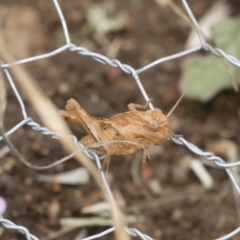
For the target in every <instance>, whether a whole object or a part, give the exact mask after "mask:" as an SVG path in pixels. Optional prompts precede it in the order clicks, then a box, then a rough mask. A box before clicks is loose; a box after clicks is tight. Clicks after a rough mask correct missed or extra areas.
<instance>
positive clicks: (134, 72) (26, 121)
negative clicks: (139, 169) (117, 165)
mask: <svg viewBox="0 0 240 240" xmlns="http://www.w3.org/2000/svg"><path fill="white" fill-rule="evenodd" d="M53 3H54V6H55V8H56V10H57V13H58V15H59V20H60V21H61V24H62V29H63V33H64V36H65V41H66V44H65V45H64V46H62V47H60V48H58V49H56V50H55V51H53V52H49V53H46V54H43V55H40V56H36V57H31V58H27V59H23V60H20V61H17V62H14V63H1V68H2V70H3V73H4V75H5V77H6V79H7V80H8V81H9V83H10V86H11V88H12V90H13V92H14V94H15V96H16V98H17V100H18V102H19V104H20V109H21V112H22V115H23V120H22V121H21V122H19V123H18V124H17V125H15V126H14V127H13V128H12V129H10V130H9V131H8V132H7V133H6V135H8V136H9V135H11V134H13V133H14V132H15V131H16V130H17V129H19V128H21V127H22V126H24V125H28V126H30V127H31V128H32V129H33V130H34V131H38V132H40V133H42V134H43V135H50V136H51V137H52V138H55V139H56V138H58V137H59V136H58V134H55V133H53V132H51V131H49V130H48V129H47V128H45V127H42V126H40V125H39V124H38V123H36V122H34V121H33V120H32V119H31V118H29V117H28V115H27V112H26V110H25V106H24V103H23V101H22V98H21V96H20V94H19V92H18V89H17V88H16V86H15V84H14V81H13V79H12V77H11V75H10V73H9V71H8V68H11V66H13V65H15V64H24V63H29V62H32V61H38V60H40V59H44V58H49V57H52V56H54V55H57V54H59V53H61V52H63V51H65V50H69V51H71V52H76V53H77V54H80V55H84V56H88V57H91V58H93V59H94V60H96V61H98V62H100V63H102V64H105V65H109V66H111V67H113V68H120V69H121V70H122V71H123V72H125V73H127V74H129V75H131V76H132V77H133V78H134V80H135V81H136V84H137V86H138V88H139V90H140V92H141V94H142V96H143V98H144V99H145V101H149V97H148V95H147V93H146V91H145V89H144V87H143V85H142V84H141V81H140V78H139V73H142V72H143V71H146V70H148V69H149V68H152V67H154V66H156V65H158V64H160V63H163V62H166V61H170V60H173V59H176V58H180V57H183V56H186V55H189V54H191V53H195V52H198V51H200V50H204V51H206V52H210V53H212V54H213V55H215V56H216V57H220V58H225V59H226V60H227V61H228V62H229V63H231V64H233V65H235V66H237V67H240V61H239V60H238V59H236V58H235V57H233V56H231V55H228V54H227V53H225V52H224V51H222V50H221V49H219V48H214V47H212V46H211V45H210V44H208V43H207V42H206V40H205V39H204V36H203V34H202V33H201V29H200V27H199V25H198V22H197V21H196V19H195V17H194V15H193V13H192V12H191V10H190V8H189V6H188V4H187V1H186V0H182V4H183V6H184V8H185V10H186V12H187V14H188V17H189V19H190V20H191V22H192V24H193V26H194V29H195V31H196V32H197V34H198V37H199V40H200V45H199V46H198V47H195V48H191V49H188V50H186V51H182V52H179V53H176V54H173V55H171V56H167V57H163V58H160V59H157V60H156V61H154V62H151V63H149V64H148V65H146V66H144V67H142V68H140V69H134V68H133V67H131V66H129V65H126V64H123V63H121V62H120V61H119V60H116V59H109V58H107V57H105V56H103V55H101V54H98V53H94V52H91V51H89V50H88V49H86V48H83V47H78V46H76V45H74V44H73V43H72V42H71V40H70V37H69V32H68V28H67V24H66V21H65V19H64V16H63V14H62V11H61V8H60V5H59V4H58V1H57V0H53ZM149 107H150V108H151V109H153V105H152V104H151V103H150V104H149ZM70 138H71V139H72V141H73V142H74V143H75V145H76V146H77V147H78V148H81V149H82V148H83V146H82V145H81V144H80V143H79V142H78V140H77V138H76V137H75V136H70ZM2 140H3V136H0V141H2ZM169 140H171V141H173V142H174V143H175V144H177V145H182V146H185V147H186V148H188V149H189V150H190V151H191V152H193V153H195V154H196V155H199V156H201V157H203V158H205V159H206V160H207V161H212V162H214V163H215V164H216V165H217V166H218V167H220V168H222V169H223V170H225V171H226V173H227V174H228V176H229V179H230V180H231V182H232V184H233V186H234V188H235V189H236V191H237V193H238V194H239V195H240V188H239V186H238V184H237V182H236V180H235V178H234V176H233V174H232V172H231V168H232V167H235V166H238V165H240V162H235V163H225V161H224V160H223V159H222V158H220V157H218V156H215V155H214V154H213V153H211V152H203V151H202V150H201V149H199V148H198V147H197V146H195V145H193V144H192V143H189V142H188V141H187V140H185V139H184V138H183V137H174V136H169ZM85 153H86V154H87V155H88V157H89V158H91V159H92V160H94V161H95V162H96V164H97V166H98V168H99V169H100V168H101V163H100V158H99V157H98V156H97V155H96V154H91V153H88V152H87V151H85ZM58 163H59V162H56V163H54V164H52V165H51V166H55V165H57V164H58ZM30 167H31V166H30ZM101 177H102V181H103V183H104V186H105V188H106V189H107V192H108V194H109V195H110V197H111V198H112V194H111V191H110V189H109V186H108V183H107V181H106V178H105V176H104V174H101ZM0 222H1V224H2V226H3V227H4V228H8V229H13V230H16V231H19V232H21V233H22V234H24V235H25V236H26V239H27V240H33V239H34V240H37V239H38V238H37V237H36V236H33V235H32V234H30V232H29V230H28V229H27V228H25V227H23V226H18V225H16V224H14V223H13V222H11V221H9V220H7V219H4V218H3V217H2V216H1V215H0ZM114 230H115V227H112V228H109V229H108V230H106V231H103V232H101V233H99V234H96V235H93V236H91V237H87V238H84V240H90V239H99V238H100V237H102V236H104V235H107V234H109V233H111V232H113V231H114ZM125 230H126V231H127V233H128V234H129V235H131V236H134V237H138V238H140V239H143V240H149V239H152V238H151V237H149V236H147V235H145V234H142V233H141V232H140V231H138V230H137V229H134V228H125ZM239 232H240V227H238V228H237V229H235V230H234V231H232V232H231V233H229V234H227V235H225V236H223V237H220V238H218V240H224V239H229V238H230V237H232V236H234V235H236V234H237V233H239Z"/></svg>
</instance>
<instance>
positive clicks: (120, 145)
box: [59, 95, 183, 169]
mask: <svg viewBox="0 0 240 240" xmlns="http://www.w3.org/2000/svg"><path fill="white" fill-rule="evenodd" d="M182 97H183V95H182V96H181V98H182ZM181 98H180V99H179V100H178V102H177V103H176V104H175V106H174V107H173V109H172V110H171V111H170V113H169V114H168V115H167V116H165V115H164V114H163V113H162V111H161V110H160V109H157V108H155V109H153V110H147V111H137V109H136V108H147V107H148V103H147V104H146V105H139V104H133V103H130V104H128V109H129V111H128V112H123V113H118V114H116V115H114V116H112V117H111V118H109V119H108V118H97V117H92V116H90V115H89V114H88V113H87V112H86V111H85V110H84V109H83V108H82V107H81V106H80V105H79V104H78V102H77V101H76V100H74V99H72V98H71V99H70V100H68V101H67V105H66V111H65V110H60V111H59V114H60V115H61V116H62V117H64V118H65V119H66V120H67V121H69V122H73V123H77V124H80V125H81V126H83V127H84V129H85V130H86V132H87V133H88V135H87V136H85V137H83V138H82V139H81V140H80V142H81V143H82V144H83V145H85V146H88V147H89V149H91V150H93V151H94V152H96V153H98V154H101V155H105V159H104V162H103V165H102V169H105V167H106V166H107V164H108V162H109V160H110V158H111V156H112V155H127V154H131V153H134V152H136V151H138V150H139V149H144V150H146V149H147V148H148V147H149V146H150V144H154V145H161V144H163V143H164V142H165V141H166V140H167V138H168V136H169V135H170V133H171V126H170V122H169V118H168V117H169V115H170V114H171V113H172V111H173V110H174V108H175V107H176V105H177V104H178V103H179V102H180V100H181ZM98 143H99V144H98ZM94 145H95V146H96V145H97V147H94ZM146 158H147V154H146V151H144V154H143V159H142V164H143V165H145V164H146Z"/></svg>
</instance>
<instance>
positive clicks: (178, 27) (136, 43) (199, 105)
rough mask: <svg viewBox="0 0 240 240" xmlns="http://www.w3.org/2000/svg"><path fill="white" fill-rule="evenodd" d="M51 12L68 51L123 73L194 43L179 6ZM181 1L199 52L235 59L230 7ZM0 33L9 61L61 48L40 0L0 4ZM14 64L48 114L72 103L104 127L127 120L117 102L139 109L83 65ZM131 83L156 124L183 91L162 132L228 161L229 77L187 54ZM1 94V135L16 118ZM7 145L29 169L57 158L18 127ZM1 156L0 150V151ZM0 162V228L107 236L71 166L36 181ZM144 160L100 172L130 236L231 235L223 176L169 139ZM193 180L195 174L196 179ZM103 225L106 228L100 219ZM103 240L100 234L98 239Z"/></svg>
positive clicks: (5, 239)
mask: <svg viewBox="0 0 240 240" xmlns="http://www.w3.org/2000/svg"><path fill="white" fill-rule="evenodd" d="M59 3H60V6H61V9H62V11H63V14H64V16H65V19H66V22H67V25H68V29H69V33H70V38H71V41H72V42H73V43H74V44H76V45H77V46H81V47H84V48H87V49H88V50H90V51H92V52H97V53H100V54H103V55H106V56H107V57H109V58H111V59H114V58H116V59H118V60H120V61H121V62H122V63H125V64H128V65H130V66H132V67H133V68H134V69H139V68H142V67H143V66H145V65H147V64H149V63H151V62H153V61H155V60H156V59H158V58H162V57H165V56H169V55H171V54H174V53H178V52H181V51H183V50H184V49H188V48H190V47H192V46H198V44H199V42H198V41H197V42H196V41H195V40H194V36H192V35H191V27H190V24H189V21H188V19H186V18H185V16H184V14H185V11H184V9H183V7H182V4H181V2H180V1H170V0H155V1H154V0H148V1H143V0H128V1H93V0H89V1H79V0H68V1H63V0H61V1H59ZM188 3H189V6H190V8H191V9H192V11H193V13H194V15H195V17H196V18H197V20H198V22H199V23H201V24H202V25H201V27H202V28H201V29H202V31H203V33H204V36H206V39H208V42H209V43H211V45H212V46H216V47H220V48H221V49H223V50H224V51H226V52H227V53H228V54H231V55H234V56H235V57H237V58H238V59H239V58H240V50H239V49H240V32H239V23H240V18H239V16H240V15H239V14H240V2H239V1H237V0H235V1H234V0H229V1H227V4H226V3H225V2H224V1H214V0H208V1H207V0H204V1H200V0H199V1H194V0H191V1H190V0H189V1H188ZM0 28H1V34H2V36H3V38H4V39H5V42H6V46H7V50H8V51H9V52H10V53H11V54H12V55H13V56H14V57H15V59H16V60H20V59H24V58H28V57H31V56H36V55H39V54H43V53H46V52H50V51H53V50H54V49H56V48H59V47H61V46H62V45H64V44H65V42H64V37H63V32H62V26H61V23H60V21H59V17H58V15H57V13H56V10H55V8H54V5H53V3H52V1H47V0H35V1H30V0H21V1H15V0H11V1H9V0H8V1H7V0H0ZM25 66H26V68H27V69H28V71H29V72H30V73H31V74H32V75H33V76H34V78H35V80H36V81H37V82H38V84H39V85H40V86H41V87H42V89H43V90H44V92H45V93H46V95H47V96H48V97H49V98H51V99H52V101H53V102H54V103H55V104H56V105H57V107H58V108H59V109H64V108H65V104H66V101H67V100H68V99H70V98H75V99H76V100H77V101H78V102H79V103H80V104H81V105H82V107H83V108H84V109H85V110H86V111H87V112H88V113H89V114H91V115H92V116H96V117H105V118H106V117H110V116H112V115H114V114H116V113H120V112H124V111H127V104H129V103H139V104H144V103H145V102H144V99H143V98H142V95H141V93H140V91H139V89H138V87H137V85H136V83H135V81H134V79H133V78H131V77H130V76H128V75H126V74H125V73H123V72H122V71H121V70H120V69H117V68H111V67H109V66H104V65H102V64H100V63H98V62H96V61H95V60H93V59H91V58H90V57H84V56H80V55H78V54H76V53H71V52H69V51H65V52H63V53H61V54H59V55H57V56H54V57H51V58H48V59H43V60H40V61H36V62H32V63H28V64H25ZM140 79H141V81H142V83H143V86H144V87H145V89H146V92H147V93H148V95H149V97H150V98H152V99H153V105H154V106H155V107H157V108H160V109H161V110H162V111H163V112H164V113H165V114H167V113H168V112H169V111H170V110H171V108H172V107H173V105H174V104H175V102H176V101H177V100H178V98H179V96H180V95H181V93H182V92H183V91H186V94H185V97H184V99H183V100H182V101H181V103H180V104H179V106H178V107H177V109H176V110H175V111H174V113H173V115H172V117H171V125H172V129H173V133H174V134H177V135H182V136H183V137H184V138H185V139H187V140H188V141H189V142H191V143H193V144H195V145H196V146H198V147H199V148H201V149H202V150H204V151H212V152H214V153H215V154H216V155H219V156H221V157H223V159H225V160H226V161H229V162H233V161H237V160H238V158H237V156H238V155H239V143H240V134H239V133H240V124H239V117H240V107H239V102H240V96H239V93H238V84H239V71H238V69H237V68H236V67H232V66H231V65H230V64H228V63H227V62H226V61H223V60H220V59H219V58H216V57H213V56H212V55H210V54H207V53H204V52H198V53H196V54H193V55H191V56H187V57H184V58H179V59H175V60H172V61H168V62H165V63H163V64H160V65H157V66H155V67H153V68H151V69H149V70H147V71H145V72H143V73H141V74H140ZM7 88H8V98H7V99H8V104H7V112H6V116H5V125H6V128H7V129H11V128H12V127H13V126H14V125H16V124H17V123H18V122H19V121H20V120H21V119H22V115H21V112H20V108H19V105H18V103H17V101H16V98H15V95H14V94H13V92H12V90H11V88H10V87H9V86H7ZM19 90H20V93H21V96H22V98H23V100H24V103H25V104H26V107H27V111H28V114H29V116H30V117H32V118H33V119H34V120H36V121H37V122H39V123H41V122H40V120H39V119H38V117H37V115H36V113H35V112H34V109H33V108H32V106H31V105H30V104H29V103H28V102H27V101H25V100H26V98H25V96H24V92H21V89H19ZM69 125H70V124H69ZM70 127H71V129H72V131H73V133H74V134H75V135H76V136H77V137H78V138H79V139H80V138H81V137H83V136H85V135H86V132H85V131H84V129H83V128H82V127H81V126H76V125H70ZM11 140H12V141H13V143H14V145H15V146H16V147H17V148H18V149H19V151H21V152H22V153H23V154H24V155H25V156H26V157H27V158H28V159H29V160H30V161H31V162H32V163H34V164H36V165H42V166H43V165H45V164H49V163H51V162H54V161H56V160H57V159H60V158H62V157H64V156H65V152H64V150H62V148H61V146H60V144H59V143H58V142H57V141H55V140H52V139H50V138H48V137H46V136H43V135H41V134H40V133H36V132H34V131H32V130H31V129H30V128H29V127H22V128H21V129H19V130H18V131H17V132H15V133H14V134H13V135H11ZM3 148H4V143H2V142H1V143H0V149H3ZM5 150H6V148H5ZM0 153H2V155H1V154H0V196H1V199H2V200H1V201H2V202H4V203H3V204H2V205H4V204H5V203H7V207H5V210H4V211H2V212H4V217H5V218H7V219H9V220H11V221H13V222H15V223H16V224H20V225H23V226H25V227H27V228H28V229H29V230H30V232H31V233H32V234H34V235H36V236H37V237H39V239H42V240H44V239H45V240H46V239H57V240H62V239H73V240H79V239H82V238H83V237H86V236H91V235H93V234H96V233H99V232H102V231H103V230H104V229H107V228H108V227H109V226H110V223H109V221H106V224H105V226H101V224H100V223H101V221H100V220H99V221H97V220H96V219H101V218H103V216H104V214H107V213H108V211H107V206H106V204H105V203H104V199H103V198H102V193H101V191H100V190H99V188H98V187H97V185H96V184H95V182H94V181H93V179H91V178H90V177H89V175H88V173H87V172H86V171H84V169H82V168H81V170H80V169H79V167H80V166H79V164H78V163H77V162H75V161H74V160H69V161H68V162H66V163H64V164H61V165H59V166H58V167H56V168H53V169H50V170H47V171H44V172H37V171H35V170H32V169H29V168H27V167H26V166H24V165H23V164H22V163H21V162H20V161H18V160H17V159H16V158H15V156H13V155H12V154H11V153H10V152H9V153H8V151H7V150H6V153H5V152H4V151H3V150H0ZM148 153H149V155H150V157H151V161H149V164H148V165H147V166H146V167H145V168H143V169H140V170H139V164H140V161H141V158H142V153H141V152H140V153H136V154H132V155H127V156H114V157H112V159H111V162H110V166H109V170H108V173H107V179H108V182H109V185H110V187H111V190H112V192H113V195H114V197H115V199H116V202H117V203H118V204H119V206H120V208H121V209H122V211H123V212H124V213H125V214H126V216H127V219H128V222H129V226H130V227H134V228H137V229H138V230H140V231H141V232H143V233H145V234H147V235H149V236H151V237H152V238H154V239H168V240H170V239H175V240H178V239H179V240H180V239H191V240H200V239H214V238H217V237H220V236H223V235H226V234H227V233H228V232H230V231H232V230H234V229H235V228H236V227H237V226H239V214H238V213H239V211H240V208H239V206H240V202H239V199H240V198H239V197H236V198H235V197H234V196H235V194H234V191H233V189H232V186H231V183H230V181H229V178H228V176H227V174H226V172H225V171H224V170H221V169H218V168H216V167H215V165H214V164H211V163H208V162H206V161H205V160H203V159H201V158H199V157H198V156H195V155H193V154H192V153H191V152H189V151H188V150H187V149H186V148H185V147H181V146H177V145H175V144H174V143H172V142H170V141H167V142H166V143H165V144H164V145H162V146H158V147H154V146H153V147H151V148H150V149H149V151H148ZM196 166H197V167H196ZM73 169H78V170H79V171H80V172H79V173H78V174H77V177H76V174H75V175H74V174H73V173H72V172H68V171H71V170H73ZM199 169H200V170H199ZM202 169H203V170H202ZM201 170H202V171H203V172H204V173H203V174H202V173H199V172H201ZM81 171H83V172H81ZM60 173H61V174H60ZM56 174H60V175H56ZM234 174H235V177H236V179H237V178H238V176H239V168H234ZM79 176H81V177H80V178H81V179H79ZM76 178H77V179H76ZM69 179H72V181H71V180H69ZM206 179H207V180H206ZM0 205H1V204H0ZM2 208H4V207H2ZM96 208H97V210H96ZM99 212H100V213H99ZM70 217H74V218H76V219H81V220H82V221H83V222H84V223H83V224H82V226H81V225H79V226H80V227H78V228H76V227H75V225H74V222H68V223H66V222H65V225H64V221H65V220H66V218H70ZM76 219H75V220H76ZM104 219H108V220H109V216H108V215H106V216H105V217H104ZM76 221H77V220H76ZM62 225H64V226H67V227H68V228H69V232H68V233H66V234H64V235H63V234H62V235H60V236H57V237H56V236H55V237H52V238H44V236H48V235H50V234H53V233H55V232H57V231H58V230H59V229H61V227H62ZM71 229H72V230H71ZM70 230H71V231H70ZM0 233H1V237H0V239H2V240H9V239H12V240H13V239H25V238H24V237H23V236H22V235H21V234H19V233H16V232H14V231H9V230H4V229H3V228H2V229H1V230H0ZM112 238H113V236H112V235H108V236H105V237H102V238H101V239H104V240H105V239H106V240H108V239H112ZM236 239H238V238H237V237H236Z"/></svg>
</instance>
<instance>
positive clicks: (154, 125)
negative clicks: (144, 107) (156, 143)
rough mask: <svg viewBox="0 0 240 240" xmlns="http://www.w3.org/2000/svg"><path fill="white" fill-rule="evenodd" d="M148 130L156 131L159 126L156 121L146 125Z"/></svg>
mask: <svg viewBox="0 0 240 240" xmlns="http://www.w3.org/2000/svg"><path fill="white" fill-rule="evenodd" d="M148 126H149V128H150V129H151V130H152V131H154V132H155V131H157V130H158V128H159V124H158V122H157V121H156V120H151V121H150V122H149V124H148Z"/></svg>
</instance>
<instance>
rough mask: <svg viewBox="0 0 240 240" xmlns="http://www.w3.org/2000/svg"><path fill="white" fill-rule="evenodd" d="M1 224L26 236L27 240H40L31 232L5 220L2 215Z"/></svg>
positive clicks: (0, 216)
mask: <svg viewBox="0 0 240 240" xmlns="http://www.w3.org/2000/svg"><path fill="white" fill-rule="evenodd" d="M0 223H1V224H2V226H3V227H4V228H7V229H14V230H16V231H18V232H20V233H22V234H24V235H25V236H26V239H27V240H39V239H38V238H37V237H36V236H34V235H32V234H31V233H30V232H29V230H28V229H27V228H25V227H23V226H19V225H16V224H15V223H13V222H11V221H9V220H7V219H4V218H3V216H2V215H0Z"/></svg>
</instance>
